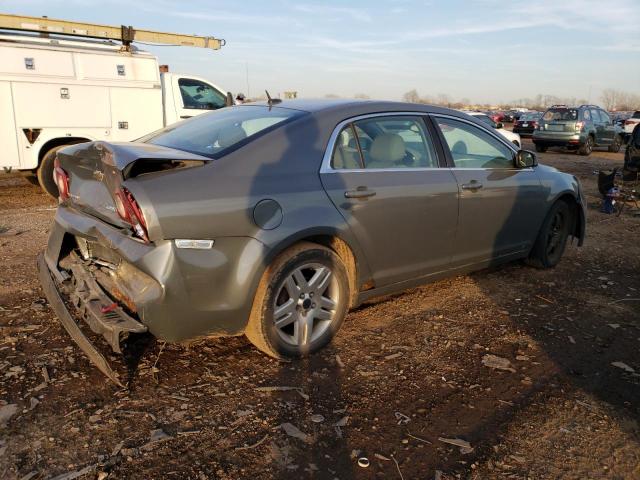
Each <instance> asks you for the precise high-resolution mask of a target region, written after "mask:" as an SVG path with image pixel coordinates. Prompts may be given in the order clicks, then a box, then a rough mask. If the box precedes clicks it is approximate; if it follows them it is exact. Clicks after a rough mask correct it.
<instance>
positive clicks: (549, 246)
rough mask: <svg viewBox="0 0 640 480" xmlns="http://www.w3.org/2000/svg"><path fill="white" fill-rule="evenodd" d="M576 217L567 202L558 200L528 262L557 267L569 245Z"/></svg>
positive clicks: (541, 229)
mask: <svg viewBox="0 0 640 480" xmlns="http://www.w3.org/2000/svg"><path fill="white" fill-rule="evenodd" d="M573 222H574V218H573V214H572V213H571V209H570V208H569V205H568V204H567V202H564V201H562V200H560V201H558V202H556V203H554V204H553V206H552V207H551V210H549V213H548V214H547V217H546V218H545V220H544V222H543V224H542V228H540V232H539V233H538V237H537V238H536V243H535V244H534V245H533V248H532V249H531V252H530V253H529V257H528V258H527V260H526V262H527V264H529V265H531V266H533V267H536V268H553V267H555V266H556V265H557V264H558V262H560V259H561V258H562V254H563V253H564V249H565V247H566V246H567V238H568V237H569V232H570V231H571V228H572V226H573Z"/></svg>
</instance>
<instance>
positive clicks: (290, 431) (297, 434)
mask: <svg viewBox="0 0 640 480" xmlns="http://www.w3.org/2000/svg"><path fill="white" fill-rule="evenodd" d="M280 428H281V429H282V430H284V432H285V433H286V434H287V435H289V436H290V437H293V438H297V439H299V440H302V441H303V442H308V441H309V435H307V434H306V433H303V432H302V431H301V430H300V429H299V428H298V427H296V426H295V425H293V424H292V423H289V422H286V423H283V424H281V425H280Z"/></svg>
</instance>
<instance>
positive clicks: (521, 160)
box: [513, 150, 538, 168]
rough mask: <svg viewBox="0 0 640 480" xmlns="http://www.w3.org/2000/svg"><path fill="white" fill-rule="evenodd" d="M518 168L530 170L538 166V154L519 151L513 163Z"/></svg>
mask: <svg viewBox="0 0 640 480" xmlns="http://www.w3.org/2000/svg"><path fill="white" fill-rule="evenodd" d="M513 163H514V164H515V167H516V168H530V167H535V166H536V165H538V159H537V158H536V154H535V153H533V152H530V151H529V150H518V152H517V153H516V156H515V159H514V161H513Z"/></svg>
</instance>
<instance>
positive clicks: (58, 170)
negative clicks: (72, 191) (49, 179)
mask: <svg viewBox="0 0 640 480" xmlns="http://www.w3.org/2000/svg"><path fill="white" fill-rule="evenodd" d="M53 181H54V182H55V184H56V186H57V187H58V197H59V198H60V200H67V199H68V198H69V196H70V195H69V175H67V172H65V171H64V169H63V168H62V167H61V166H60V160H58V158H57V157H56V159H55V160H54V161H53Z"/></svg>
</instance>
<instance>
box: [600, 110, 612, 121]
mask: <svg viewBox="0 0 640 480" xmlns="http://www.w3.org/2000/svg"><path fill="white" fill-rule="evenodd" d="M598 113H599V114H600V121H601V122H604V123H611V117H609V114H608V113H607V112H605V111H604V110H598Z"/></svg>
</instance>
